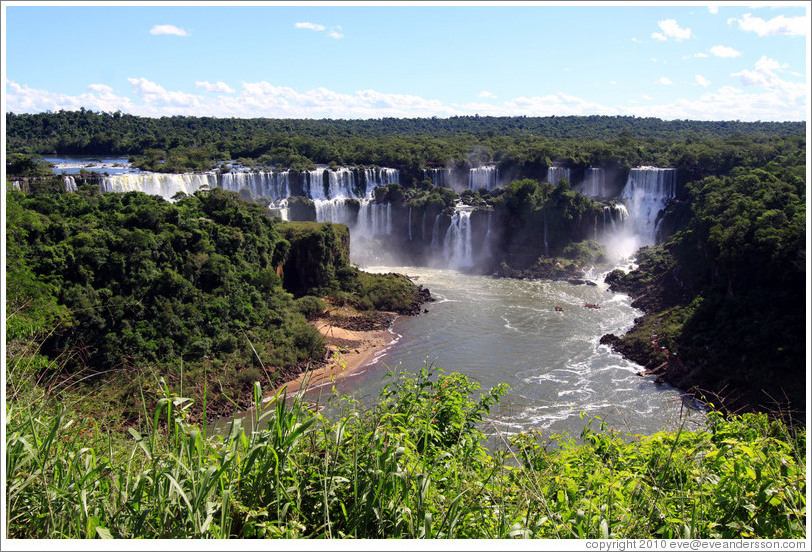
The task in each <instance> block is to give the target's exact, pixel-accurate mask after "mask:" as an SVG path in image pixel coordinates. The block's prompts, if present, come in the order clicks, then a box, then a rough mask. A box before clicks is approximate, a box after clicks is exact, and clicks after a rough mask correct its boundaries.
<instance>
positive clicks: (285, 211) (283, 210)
mask: <svg viewBox="0 0 812 552" xmlns="http://www.w3.org/2000/svg"><path fill="white" fill-rule="evenodd" d="M268 209H270V210H271V212H272V213H274V214H276V215H279V218H281V219H282V220H290V208H289V207H288V200H287V198H285V199H280V200H279V201H273V202H271V204H270V205H268Z"/></svg>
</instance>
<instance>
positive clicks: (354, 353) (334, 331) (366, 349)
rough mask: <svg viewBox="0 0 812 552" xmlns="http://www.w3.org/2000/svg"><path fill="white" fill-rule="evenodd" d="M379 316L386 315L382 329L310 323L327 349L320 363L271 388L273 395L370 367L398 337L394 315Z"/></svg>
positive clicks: (322, 321) (327, 320) (315, 385)
mask: <svg viewBox="0 0 812 552" xmlns="http://www.w3.org/2000/svg"><path fill="white" fill-rule="evenodd" d="M382 314H385V315H387V324H386V327H385V328H381V327H375V328H372V329H359V330H353V329H349V328H346V327H342V326H341V325H338V324H336V323H335V320H334V319H331V318H320V319H318V320H316V321H314V322H313V326H314V327H315V328H316V329H317V330H318V331H319V333H320V334H321V335H322V336H323V337H324V345H325V348H326V349H327V353H326V354H325V359H324V362H323V363H321V364H320V365H319V366H317V367H315V368H311V369H310V370H308V371H306V372H302V373H301V374H299V375H298V376H296V377H295V378H293V379H291V380H289V381H287V382H285V383H283V384H281V385H279V386H278V387H277V388H276V389H274V393H277V392H279V391H280V390H282V389H284V388H287V392H286V395H287V396H288V397H291V396H294V395H296V394H297V393H299V392H300V391H301V390H302V389H303V388H304V389H305V391H304V392H305V393H307V392H309V391H312V390H314V389H318V388H319V387H322V386H324V385H329V384H330V383H333V382H334V381H337V380H339V379H341V378H345V377H348V376H351V375H353V374H356V373H357V372H359V371H360V370H361V369H362V368H364V367H366V366H368V365H370V364H372V363H373V360H375V359H376V357H377V356H379V355H380V354H381V353H383V352H384V351H386V350H387V349H389V348H390V347H391V346H392V345H393V344H394V343H396V342H397V341H398V338H399V336H398V335H397V334H396V333H395V332H394V331H393V330H392V325H393V323H394V321H395V320H396V319H397V318H398V315H397V314H396V313H382Z"/></svg>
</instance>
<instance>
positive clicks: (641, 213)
mask: <svg viewBox="0 0 812 552" xmlns="http://www.w3.org/2000/svg"><path fill="white" fill-rule="evenodd" d="M676 186H677V170H676V169H661V168H658V167H639V168H636V169H632V170H631V171H630V172H629V179H628V180H627V181H626V187H625V188H623V193H622V194H621V198H622V199H623V202H624V204H625V205H626V208H627V210H628V214H629V223H630V224H631V225H632V232H633V233H634V234H635V235H636V236H638V237H639V238H640V239H641V242H642V243H641V245H651V244H653V243H655V241H656V230H657V228H656V221H657V215H658V214H659V213H660V211H661V210H662V209H663V208H665V206H666V204H667V203H668V200H669V199H671V198H672V197H674V195H675V194H676Z"/></svg>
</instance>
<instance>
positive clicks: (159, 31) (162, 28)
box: [149, 25, 189, 36]
mask: <svg viewBox="0 0 812 552" xmlns="http://www.w3.org/2000/svg"><path fill="white" fill-rule="evenodd" d="M149 34H151V35H175V36H189V33H188V32H187V31H186V29H181V28H180V27H176V26H174V25H155V26H154V27H153V28H151V29H150V30H149Z"/></svg>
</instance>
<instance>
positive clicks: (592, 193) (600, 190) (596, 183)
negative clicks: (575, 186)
mask: <svg viewBox="0 0 812 552" xmlns="http://www.w3.org/2000/svg"><path fill="white" fill-rule="evenodd" d="M579 189H580V190H581V193H582V194H584V195H585V196H589V197H595V198H604V197H607V193H606V171H604V170H603V169H602V168H599V167H589V168H588V169H586V171H584V180H583V182H581V184H580V186H579Z"/></svg>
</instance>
